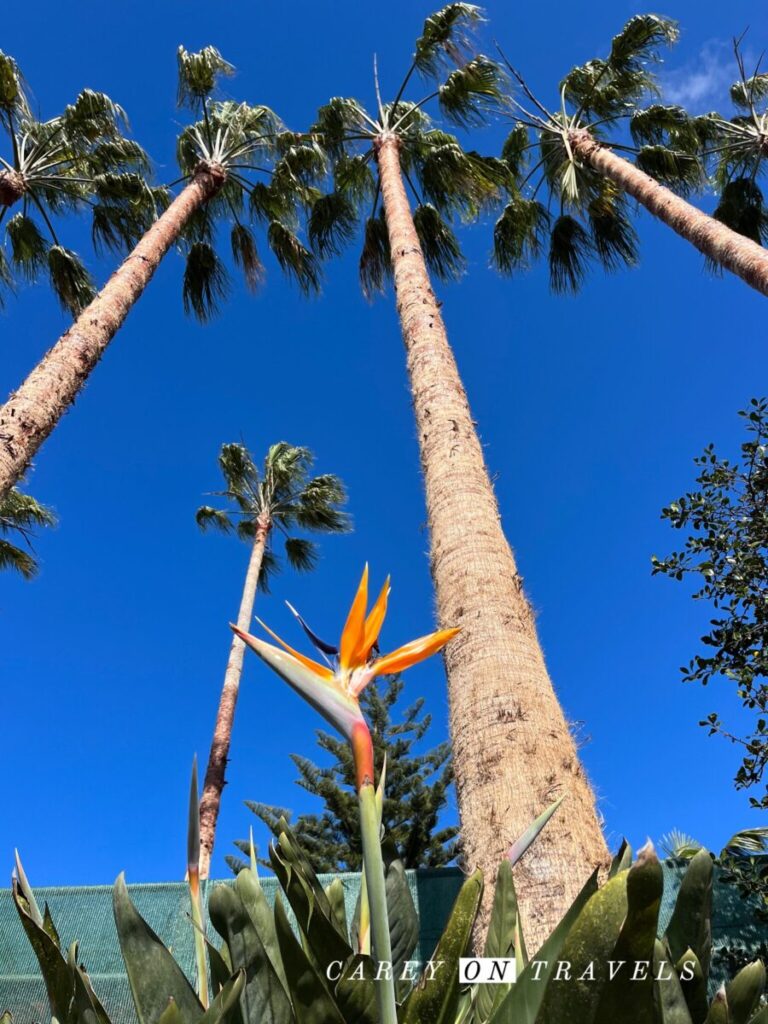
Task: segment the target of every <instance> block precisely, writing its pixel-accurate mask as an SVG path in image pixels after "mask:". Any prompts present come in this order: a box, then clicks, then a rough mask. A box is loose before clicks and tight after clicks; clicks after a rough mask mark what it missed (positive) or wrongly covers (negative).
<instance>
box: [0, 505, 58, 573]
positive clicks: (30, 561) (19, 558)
mask: <svg viewBox="0 0 768 1024" xmlns="http://www.w3.org/2000/svg"><path fill="white" fill-rule="evenodd" d="M55 525H56V516H55V515H54V513H53V511H52V510H51V509H50V508H47V507H46V506H45V505H41V504H40V503H39V502H38V501H35V499H34V498H33V497H32V496H31V495H30V494H22V492H21V491H19V490H18V489H17V488H16V487H13V488H12V489H11V490H10V491H9V493H8V494H6V496H5V497H4V498H0V569H12V570H13V571H14V572H18V573H20V574H21V575H22V576H23V577H24V578H25V579H28V580H29V579H32V577H33V576H35V575H36V574H37V570H38V565H37V560H36V559H35V556H34V551H33V548H32V538H33V536H34V530H35V528H36V527H40V526H55ZM8 537H20V538H21V539H22V540H23V542H24V544H25V547H26V550H25V548H21V547H19V546H18V545H17V544H14V543H13V542H12V541H10V540H8V539H7V538H8Z"/></svg>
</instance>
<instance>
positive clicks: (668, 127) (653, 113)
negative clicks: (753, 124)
mask: <svg viewBox="0 0 768 1024" xmlns="http://www.w3.org/2000/svg"><path fill="white" fill-rule="evenodd" d="M629 130H630V132H631V134H632V141H633V142H634V143H635V145H636V146H642V145H651V146H662V145H664V146H667V147H668V148H672V149H676V150H681V151H682V152H685V153H692V154H695V153H698V152H699V151H700V150H701V148H702V147H703V146H704V145H705V144H706V143H709V142H713V141H714V140H715V139H716V138H717V135H718V133H717V127H716V122H715V120H714V119H713V118H712V117H711V116H709V115H701V116H698V117H692V116H691V115H690V114H689V113H688V112H687V111H686V110H684V109H683V108H682V107H679V106H676V105H674V104H672V105H665V104H662V103H652V104H651V105H650V106H648V107H646V108H645V109H644V110H638V111H636V112H635V113H634V114H633V115H632V117H631V118H630V120H629Z"/></svg>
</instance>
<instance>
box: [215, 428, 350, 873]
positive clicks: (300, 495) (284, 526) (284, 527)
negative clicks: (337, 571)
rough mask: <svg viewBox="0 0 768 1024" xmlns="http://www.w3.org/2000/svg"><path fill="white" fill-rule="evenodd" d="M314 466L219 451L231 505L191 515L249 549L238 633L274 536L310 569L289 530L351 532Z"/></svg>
mask: <svg viewBox="0 0 768 1024" xmlns="http://www.w3.org/2000/svg"><path fill="white" fill-rule="evenodd" d="M312 462H313V458H312V453H311V452H310V451H309V449H308V448H297V447H295V446H294V445H291V444H288V443H287V442H286V441H280V442H279V443H278V444H273V445H272V447H271V448H270V449H269V451H268V452H267V455H266V458H265V459H264V465H263V468H262V471H261V472H259V470H258V469H257V468H256V464H255V462H254V461H253V457H252V456H251V454H250V452H249V451H248V449H247V448H245V447H244V446H243V445H241V444H225V445H223V446H222V449H221V454H220V455H219V467H220V468H221V473H222V476H223V477H224V482H225V485H226V487H225V489H224V490H223V491H217V492H215V493H216V494H218V495H219V496H220V497H223V498H226V499H227V501H228V503H229V507H228V508H227V509H217V508H213V507H212V506H211V505H203V506H202V508H199V509H198V510H197V524H198V526H199V527H200V528H201V529H202V530H208V529H211V528H215V529H218V530H221V531H223V532H224V533H234V534H235V535H236V536H237V537H238V538H239V539H240V540H242V541H245V543H246V544H248V545H249V547H250V549H251V554H250V558H249V560H248V568H247V570H246V574H245V583H244V585H243V593H242V597H241V599H240V610H239V612H238V615H237V627H238V629H240V630H242V631H243V632H247V631H248V629H249V628H250V626H251V619H252V617H253V605H254V601H255V600H256V591H257V589H261V590H263V591H268V590H269V581H270V579H271V578H272V577H273V576H274V575H275V574H276V573H277V572H279V571H280V568H281V563H280V559H279V557H278V555H277V553H276V551H275V543H274V541H275V536H276V534H275V531H277V534H278V535H279V536H280V539H281V540H282V543H283V550H284V551H285V557H286V559H287V562H288V564H289V565H290V566H291V568H292V569H296V570H297V571H299V572H309V571H310V570H311V569H314V567H315V563H316V561H317V545H316V544H315V543H314V542H313V541H311V540H308V539H307V538H306V537H300V536H298V537H297V536H296V535H295V533H294V531H295V530H297V529H298V530H302V531H309V532H312V533H342V532H344V531H346V530H348V529H349V526H350V520H349V516H348V515H347V514H346V513H345V512H344V511H342V508H341V506H342V505H343V504H344V502H345V501H346V495H345V492H344V485H343V484H342V482H341V480H340V479H339V478H338V477H337V476H332V475H330V474H327V473H325V474H322V475H320V476H311V475H310V471H311V468H312ZM244 652H245V644H244V643H243V641H242V640H241V639H240V638H239V637H238V636H233V638H232V645H231V647H230V649H229V660H228V661H227V668H226V672H225V673H224V685H223V686H222V689H221V697H220V698H219V709H218V712H217V714H216V725H215V727H214V731H213V741H212V743H211V750H210V753H209V755H208V767H207V769H206V772H205V781H204V783H203V795H202V798H201V801H200V877H201V878H207V877H208V872H209V870H210V864H211V854H212V852H213V843H214V839H215V836H216V822H217V820H218V817H219V808H220V806H221V794H222V791H223V789H224V785H225V782H226V778H225V776H226V768H227V760H228V757H229V748H230V744H231V741H232V726H233V724H234V719H235V705H236V704H237V695H238V692H239V690H240V677H241V675H242V672H243V654H244Z"/></svg>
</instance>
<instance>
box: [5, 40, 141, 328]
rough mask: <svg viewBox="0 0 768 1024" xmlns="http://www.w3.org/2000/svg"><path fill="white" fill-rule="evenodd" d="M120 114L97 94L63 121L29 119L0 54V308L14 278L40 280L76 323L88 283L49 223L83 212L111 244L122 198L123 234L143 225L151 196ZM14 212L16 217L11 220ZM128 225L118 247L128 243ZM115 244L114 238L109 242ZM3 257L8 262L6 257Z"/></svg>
mask: <svg viewBox="0 0 768 1024" xmlns="http://www.w3.org/2000/svg"><path fill="white" fill-rule="evenodd" d="M125 123H126V117H125V112H124V111H123V109H122V107H119V106H118V105H117V104H116V103H114V102H113V101H112V100H111V99H110V98H109V97H108V96H106V95H105V94H104V93H99V92H93V91H92V90H91V89H85V90H83V92H81V93H80V95H79V96H78V97H77V98H76V99H75V102H74V103H72V104H70V105H69V106H67V107H66V108H65V109H64V111H63V113H61V114H59V115H58V116H56V117H53V118H51V119H50V120H47V121H41V120H39V119H38V118H36V117H35V116H34V115H33V113H32V109H31V106H30V103H29V100H28V99H27V96H26V93H25V90H24V83H23V81H22V76H21V72H20V70H19V67H18V64H17V63H16V61H15V60H14V59H13V57H10V56H8V55H7V54H4V53H0V133H2V134H4V135H5V136H6V137H7V139H8V145H9V152H8V159H7V160H6V159H4V158H3V157H0V223H2V222H3V221H4V220H5V218H6V216H7V215H9V214H11V216H9V218H8V220H7V221H6V223H5V239H6V244H5V245H4V246H3V247H2V248H0V304H1V303H2V300H3V297H4V296H3V294H2V292H3V291H6V290H7V289H8V288H11V287H13V285H14V282H15V279H16V277H21V278H24V279H26V280H36V279H37V278H38V277H39V276H40V275H41V274H42V273H47V275H48V278H49V280H50V284H51V287H52V288H53V291H54V293H55V294H56V297H57V298H58V300H59V302H60V303H61V305H62V307H63V308H64V310H65V311H66V312H69V313H71V314H72V315H73V316H77V314H78V313H80V312H81V310H82V309H83V308H84V307H85V306H86V305H87V304H88V303H89V302H90V301H91V299H93V297H94V295H95V290H94V287H93V281H92V279H91V276H90V274H89V273H88V271H87V269H86V268H85V265H84V264H83V262H82V260H81V259H80V257H79V256H78V255H77V253H75V252H73V251H72V250H71V249H67V248H66V247H65V246H63V245H62V244H61V242H60V240H59V236H58V233H57V230H56V228H55V227H54V223H55V222H56V220H57V218H59V217H61V216H62V215H63V214H68V213H78V212H81V211H82V210H83V209H85V208H86V207H90V208H91V213H92V218H93V220H92V223H93V236H94V242H95V243H96V245H97V246H100V245H102V244H109V243H111V242H112V241H113V236H114V230H112V231H110V229H109V220H108V218H109V216H110V211H111V210H112V205H111V203H112V201H113V199H114V197H115V196H116V195H119V194H125V195H130V197H131V198H132V199H133V201H134V206H135V213H134V215H133V217H132V218H131V222H130V227H131V228H133V229H134V230H135V229H136V228H138V227H140V225H141V224H142V222H146V211H147V201H146V200H147V199H149V200H150V203H151V200H152V195H151V191H150V190H148V189H147V186H146V184H145V182H144V180H143V177H142V176H143V174H144V173H145V172H146V171H147V170H148V163H147V158H146V155H145V154H144V151H143V150H142V148H141V147H140V146H139V145H138V144H137V143H136V142H134V141H133V140H131V139H127V138H126V137H125V136H124V134H123V128H124V126H125ZM13 211H16V212H13ZM128 226H129V225H128V224H127V223H126V224H125V225H123V227H124V229H125V230H124V231H123V233H122V235H121V237H120V239H119V241H121V242H123V241H126V242H128V243H130V241H131V238H132V237H133V236H132V235H131V233H130V232H128V230H127V228H128ZM114 240H115V241H117V238H115V239H114ZM7 249H10V259H9V258H8V255H7V252H6V250H7Z"/></svg>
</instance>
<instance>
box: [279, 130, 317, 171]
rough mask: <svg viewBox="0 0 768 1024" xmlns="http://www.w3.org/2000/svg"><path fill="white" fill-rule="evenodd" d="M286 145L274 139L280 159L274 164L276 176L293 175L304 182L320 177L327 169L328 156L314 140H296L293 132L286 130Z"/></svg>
mask: <svg viewBox="0 0 768 1024" xmlns="http://www.w3.org/2000/svg"><path fill="white" fill-rule="evenodd" d="M285 135H286V136H287V138H286V139H285V142H286V143H287V144H286V145H281V141H280V138H279V137H278V139H277V140H276V144H277V149H278V152H279V153H280V159H279V160H278V161H277V163H276V164H275V169H274V174H275V176H276V177H281V176H283V177H293V178H296V179H297V180H298V181H301V182H303V183H304V184H311V183H313V182H315V181H317V180H319V179H320V178H322V177H323V176H324V175H325V174H326V172H327V170H328V158H327V156H326V154H325V152H324V151H323V149H322V147H321V146H320V145H319V144H318V143H317V142H314V141H311V142H298V141H296V136H295V135H294V133H293V132H286V133H285Z"/></svg>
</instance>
